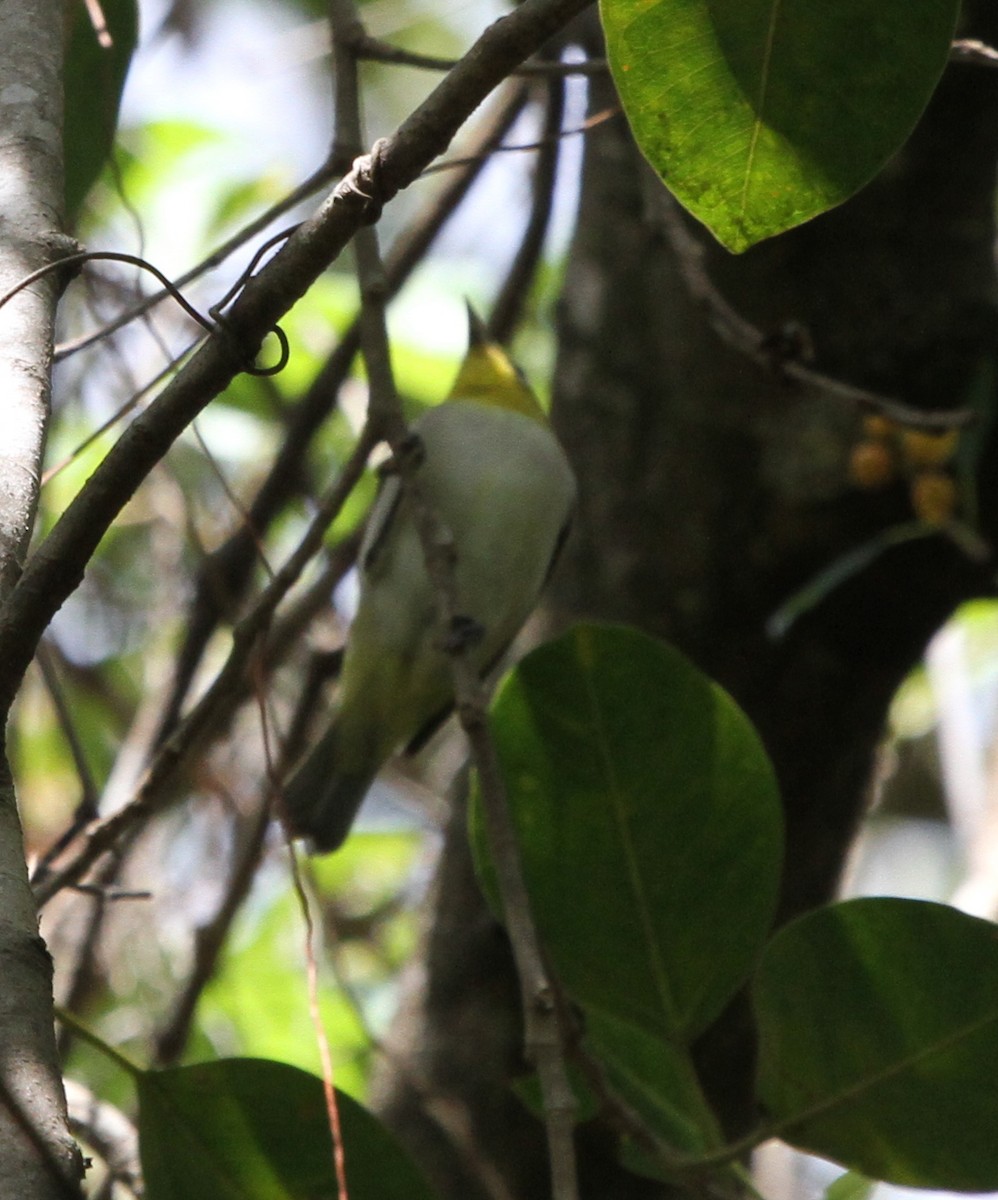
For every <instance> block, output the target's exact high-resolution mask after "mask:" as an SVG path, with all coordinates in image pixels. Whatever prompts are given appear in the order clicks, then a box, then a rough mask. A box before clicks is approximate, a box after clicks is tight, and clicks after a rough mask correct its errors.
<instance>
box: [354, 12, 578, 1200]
mask: <svg viewBox="0 0 998 1200" xmlns="http://www.w3.org/2000/svg"><path fill="white" fill-rule="evenodd" d="M338 2H339V3H341V4H343V5H347V4H350V2H351V0H338ZM354 105H355V107H354V108H353V109H352V113H351V115H353V114H355V113H356V112H357V108H356V101H354ZM354 120H359V118H358V117H356V116H354ZM367 169H368V170H369V172H370V176H369V178H370V184H371V186H372V187H373V188H374V189H377V185H378V179H377V173H378V170H379V160H378V157H377V155H372V161H371V163H370V166H369V168H367ZM362 186H363V185H362ZM354 245H355V250H356V255H357V273H358V277H359V279H360V288H361V299H362V309H361V344H362V348H363V352H364V360H365V363H366V365H367V375H368V382H369V386H370V407H369V421H370V422H371V423H372V424H373V425H374V427H375V428H376V429H377V430H378V432H379V433H381V434H383V435H384V437H385V439H386V440H387V441H388V443H389V445H390V446H391V449H392V453H393V455H394V457H395V461H396V463H397V466H398V469H399V474H400V476H401V479H402V484H403V486H404V487H405V488H406V490H407V495H408V497H409V501H410V504H411V512H412V515H413V519H414V521H415V524H416V528H417V531H418V533H419V537H420V540H421V542H422V546H423V554H424V558H425V563H426V570H427V574H428V575H429V577H430V581H431V583H432V585H433V588H434V592H435V594H436V598H437V603H438V607H439V613H440V618H441V627H442V629H443V630H444V631H445V640H447V642H448V644H449V646H450V649H451V652H452V668H453V672H454V691H455V699H456V702H457V709H458V714H459V716H460V719H461V724H462V726H463V727H464V729H465V732H466V733H467V735H468V739H469V742H470V744H471V750H472V755H473V758H474V761H475V764H476V766H477V768H478V772H479V778H480V781H481V788H482V797H483V803H484V808H485V821H486V829H487V831H488V835H489V844H490V846H491V848H492V852H493V855H494V857H495V861H496V864H497V873H498V876H499V881H500V894H501V898H502V902H503V907H504V910H505V916H506V925H507V929H508V932H509V936H510V942H511V944H512V947H513V955H514V958H515V960H516V964H517V973H518V976H519V980H520V989H521V1000H522V1004H523V1011H524V1020H525V1025H526V1031H525V1043H526V1049H527V1054H528V1057H529V1058H531V1060H532V1061H533V1062H534V1063H535V1064H536V1066H537V1070H538V1074H539V1077H540V1081H541V1089H542V1093H543V1097H544V1114H545V1121H546V1125H547V1131H548V1151H549V1155H550V1163H551V1186H552V1196H553V1197H554V1200H577V1197H578V1181H577V1174H576V1164H575V1150H574V1146H573V1142H572V1137H573V1130H574V1113H575V1099H574V1095H573V1093H572V1090H571V1087H570V1086H569V1083H568V1075H567V1071H566V1068H565V1062H564V1058H563V1055H562V1040H561V1031H560V1029H559V1026H558V1013H557V1009H556V1006H555V1005H554V1004H553V1003H552V986H551V982H550V979H549V977H548V973H547V970H546V967H545V964H544V960H543V956H542V953H541V948H540V942H539V939H538V936H537V930H536V927H535V926H534V922H533V918H532V916H531V913H530V902H529V897H528V894H527V888H526V883H525V881H524V878H523V870H522V866H521V864H520V858H519V849H518V847H517V845H516V836H515V833H514V831H513V825H512V820H511V817H510V814H509V809H508V806H507V803H506V796H505V789H504V785H503V780H502V775H501V772H500V770H499V766H498V762H497V759H496V754H495V747H494V744H493V742H492V738H491V734H490V732H489V728H488V718H487V716H486V696H485V692H484V688H483V686H482V683H481V681H480V680H479V678H478V673H477V672H476V670H475V668H474V666H473V664H472V662H471V659H470V658H469V657H468V653H467V651H468V649H469V646H468V642H467V639H464V640H462V639H460V638H457V637H455V636H454V634H455V632H456V631H457V630H458V629H459V628H460V627H461V625H462V621H461V617H462V614H461V612H460V609H459V605H458V600H457V594H456V588H455V576H454V547H453V539H452V538H451V535H450V532H449V531H448V530H446V529H445V528H444V527H443V526H442V525H441V522H440V520H439V519H438V517H437V516H436V514H435V513H434V511H433V510H432V506H430V505H429V504H428V503H427V501H426V499H425V495H424V494H423V491H422V488H421V486H420V480H419V474H418V470H417V463H416V462H415V456H414V455H413V454H412V453H411V448H412V439H411V437H410V435H409V431H408V427H407V425H406V423H405V419H404V417H403V416H402V408H401V404H400V403H399V399H398V395H397V392H396V390H395V381H394V378H393V375H392V369H391V359H390V355H389V349H388V336H387V331H386V327H385V294H384V275H383V268H382V264H381V255H380V252H379V250H378V240H377V234H376V233H375V231H374V230H373V229H369V228H365V229H361V230H358V232H357V236H356V238H355V242H354Z"/></svg>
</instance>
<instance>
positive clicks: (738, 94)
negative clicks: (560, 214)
mask: <svg viewBox="0 0 998 1200" xmlns="http://www.w3.org/2000/svg"><path fill="white" fill-rule="evenodd" d="M958 11H959V2H958V0H918V3H912V0H877V2H876V3H870V0H835V3H832V4H830V3H815V2H814V0H601V12H602V18H603V26H604V29H605V31H606V40H607V50H608V54H609V57H610V65H611V68H612V70H613V76H614V79H615V81H616V84H617V87H618V90H619V92H620V96H621V99H622V101H623V104H624V108H625V110H626V112H627V116H628V119H629V121H630V123H631V126H632V128H633V130H634V134H635V137H636V138H637V140H638V143H639V145H640V146H641V149H642V150H643V152H644V154H645V155H646V156H647V158H648V160H649V161H650V162H651V164H652V166H653V167H654V168H655V170H656V171H657V172H658V173H659V174H660V175H661V177H662V178H663V179H664V180H665V182H666V184H667V185H668V187H669V188H670V189H671V190H672V192H673V193H674V194H675V195H676V196H677V198H678V199H679V200H680V201H681V202H682V203H683V204H684V205H685V206H686V207H687V208H688V209H689V210H690V211H691V212H692V213H693V214H694V215H695V216H696V217H697V218H698V219H699V220H701V221H703V222H704V224H706V225H707V226H708V227H709V228H710V229H711V231H712V232H713V233H714V235H715V236H716V237H717V238H718V239H719V240H720V241H721V242H723V243H724V245H726V246H728V247H729V248H730V249H732V250H736V251H738V250H744V249H745V248H746V247H748V246H751V245H753V244H754V243H755V242H758V241H760V240H761V239H762V238H766V237H770V236H772V235H773V234H776V233H781V232H782V231H783V230H785V229H789V228H791V227H793V226H794V225H799V224H800V223H801V222H803V221H807V220H808V219H810V218H811V217H813V216H816V215H817V214H818V213H821V212H824V211H825V210H826V209H829V208H831V207H833V206H834V205H836V204H839V203H841V202H842V201H843V200H845V199H846V198H847V197H849V196H851V195H852V194H853V193H854V192H855V191H856V190H857V189H858V188H860V187H862V186H863V184H865V183H866V182H868V181H869V180H870V179H871V178H872V177H873V176H874V175H875V174H876V173H877V171H879V170H880V168H881V167H882V166H883V165H884V163H885V162H886V161H887V159H888V158H889V157H890V156H891V155H892V154H893V153H894V152H895V151H897V150H898V149H899V148H900V146H901V145H903V143H904V142H905V140H906V139H907V137H908V135H909V134H910V132H911V130H912V128H913V126H914V124H915V122H916V120H917V119H918V117H919V115H920V113H921V112H922V110H923V109H924V108H925V105H926V103H927V102H928V99H929V97H930V95H931V94H932V91H933V89H934V88H935V86H936V83H937V82H938V80H939V76H940V74H941V73H942V70H943V67H944V65H945V63H946V59H947V54H948V50H949V44H950V41H951V39H952V36H953V30H954V27H955V24H956V18H957V14H958Z"/></svg>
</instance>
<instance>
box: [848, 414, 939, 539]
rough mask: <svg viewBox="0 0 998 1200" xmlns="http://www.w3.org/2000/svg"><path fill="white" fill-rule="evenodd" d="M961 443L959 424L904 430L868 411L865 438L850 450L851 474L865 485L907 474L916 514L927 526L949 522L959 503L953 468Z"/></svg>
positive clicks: (870, 487)
mask: <svg viewBox="0 0 998 1200" xmlns="http://www.w3.org/2000/svg"><path fill="white" fill-rule="evenodd" d="M958 442H959V433H958V431H957V430H955V429H947V430H944V431H942V432H939V433H930V432H927V431H925V430H922V429H906V428H905V427H904V426H902V425H898V424H897V423H896V422H895V421H892V420H890V419H889V418H888V417H883V416H881V415H880V414H879V413H867V415H866V416H864V418H863V428H862V437H861V438H860V440H859V441H858V442H857V443H856V444H855V445H854V446H853V448H852V451H851V452H850V455H849V478H850V479H851V480H852V482H853V484H855V486H856V487H859V488H863V489H865V490H873V489H876V488H882V487H887V486H888V485H889V484H892V483H894V482H895V481H896V480H898V479H899V478H903V479H906V480H907V481H908V492H909V495H910V496H911V506H912V508H913V509H914V510H915V515H916V517H918V519H919V520H920V521H924V522H925V523H926V524H927V525H945V524H946V523H947V521H949V520H951V518H952V517H953V516H954V514H955V512H956V509H957V504H958V493H957V486H956V481H955V480H954V478H953V473H952V465H953V459H954V456H955V454H956V449H957V445H958Z"/></svg>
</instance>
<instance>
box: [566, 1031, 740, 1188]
mask: <svg viewBox="0 0 998 1200" xmlns="http://www.w3.org/2000/svg"><path fill="white" fill-rule="evenodd" d="M585 1029H586V1046H587V1048H588V1049H589V1050H590V1051H591V1052H592V1054H593V1055H594V1056H595V1057H596V1059H597V1060H598V1061H599V1063H600V1065H601V1066H602V1067H603V1070H604V1072H605V1075H606V1080H607V1083H609V1084H610V1086H611V1088H612V1089H613V1091H614V1092H615V1093H616V1094H617V1095H618V1096H620V1097H621V1099H623V1100H624V1101H625V1102H626V1103H627V1105H628V1107H629V1108H630V1109H631V1110H632V1111H633V1112H635V1113H636V1114H637V1115H638V1116H639V1117H640V1118H641V1120H642V1122H643V1123H644V1125H645V1126H646V1127H647V1128H648V1129H649V1130H651V1131H652V1132H653V1133H654V1134H655V1135H656V1136H657V1137H658V1138H659V1139H660V1140H661V1141H662V1142H663V1143H665V1144H666V1145H668V1146H669V1147H670V1148H673V1149H675V1150H676V1151H681V1152H683V1153H684V1154H685V1155H687V1156H692V1157H696V1156H698V1155H700V1154H703V1153H706V1152H708V1151H710V1150H715V1149H717V1148H718V1147H719V1146H721V1145H722V1143H723V1140H724V1139H723V1137H722V1135H721V1132H720V1130H719V1129H718V1126H717V1122H716V1119H715V1117H714V1114H713V1112H712V1111H711V1109H710V1106H709V1105H708V1104H707V1101H706V1099H705V1098H704V1095H703V1091H702V1089H701V1087H700V1081H699V1079H698V1078H697V1075H696V1071H695V1070H694V1068H693V1063H692V1060H691V1058H690V1055H689V1053H688V1052H687V1050H686V1049H685V1048H683V1047H679V1046H676V1045H675V1044H673V1043H672V1042H669V1041H666V1040H665V1039H663V1038H655V1037H652V1036H651V1035H649V1034H648V1033H646V1032H645V1031H644V1030H643V1029H639V1028H637V1027H636V1026H634V1025H628V1024H626V1023H624V1022H622V1021H615V1020H613V1019H612V1018H611V1017H608V1016H607V1015H606V1014H605V1013H600V1012H599V1011H596V1010H593V1011H590V1012H587V1014H586V1022H585ZM639 1149H640V1148H639ZM635 1157H636V1156H635V1155H632V1161H633V1160H634V1158H635ZM641 1159H642V1166H641V1168H640V1169H641V1173H642V1174H652V1175H654V1176H655V1177H656V1178H662V1177H668V1169H667V1168H668V1164H664V1163H660V1162H657V1160H656V1159H655V1158H654V1157H653V1156H651V1155H650V1154H649V1153H648V1151H647V1149H641Z"/></svg>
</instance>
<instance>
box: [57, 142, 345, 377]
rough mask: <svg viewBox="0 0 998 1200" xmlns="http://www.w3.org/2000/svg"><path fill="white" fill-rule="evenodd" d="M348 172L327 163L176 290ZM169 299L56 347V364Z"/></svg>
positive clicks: (146, 302)
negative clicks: (344, 172)
mask: <svg viewBox="0 0 998 1200" xmlns="http://www.w3.org/2000/svg"><path fill="white" fill-rule="evenodd" d="M344 170H345V165H344V164H342V163H336V162H333V161H332V160H330V161H329V162H327V163H324V164H323V165H322V166H321V167H320V168H319V169H318V171H316V172H314V173H313V174H312V175H310V176H309V177H308V179H306V180H304V181H303V182H302V183H300V184H299V185H298V187H296V188H295V189H294V190H293V191H291V192H289V193H288V194H287V195H286V196H284V197H283V198H282V199H281V200H279V201H278V202H277V203H276V204H274V205H272V206H271V207H270V208H268V209H266V211H264V212H262V213H260V214H259V216H257V217H254V219H253V220H252V221H250V222H249V223H248V224H247V225H244V226H243V227H242V229H240V230H238V231H237V232H236V233H234V234H233V235H232V237H230V238H228V239H227V240H226V241H224V242H223V243H222V244H221V246H219V247H218V248H217V249H215V250H213V251H212V252H211V254H209V255H208V256H207V257H206V258H203V259H202V260H201V261H200V262H199V263H195V265H194V266H193V267H191V268H190V269H189V270H187V271H185V272H184V274H183V275H180V276H178V277H177V278H176V279H175V280H173V286H174V287H175V288H183V287H186V286H187V285H188V284H189V283H193V282H194V280H195V279H199V278H200V277H201V276H202V275H205V274H207V273H208V272H209V271H213V270H214V269H215V267H218V266H220V265H221V264H222V263H223V262H225V260H226V259H227V258H228V257H229V256H230V255H232V254H234V253H235V252H236V251H237V250H239V249H240V248H241V247H243V246H244V245H245V244H246V243H247V242H248V241H250V239H251V238H254V237H256V235H257V234H258V233H261V232H262V231H263V230H264V229H266V228H267V226H268V225H271V224H272V223H273V222H274V221H276V220H277V218H278V217H281V216H283V215H284V214H285V213H286V212H288V211H289V210H290V209H292V208H295V207H296V206H297V205H299V204H301V203H302V201H304V200H307V199H308V198H309V197H310V196H314V195H315V193H316V192H317V191H319V190H320V189H321V188H323V187H325V186H326V185H327V184H329V183H330V182H331V181H332V180H333V179H335V178H336V177H337V176H338V175H342V174H343V171H344ZM169 296H170V292H168V291H167V290H166V289H165V288H164V289H163V290H162V291H159V292H154V293H153V294H152V295H151V296H146V297H144V298H143V299H142V300H140V301H138V303H136V304H134V305H133V306H132V307H131V308H128V309H126V310H125V311H124V312H122V313H119V315H118V316H117V317H115V318H114V320H113V321H109V322H108V323H107V324H106V325H103V326H101V328H100V329H97V330H95V331H94V332H93V333H88V334H84V335H83V336H82V337H78V338H74V339H73V340H72V341H69V342H63V343H62V344H61V345H59V346H56V348H55V354H54V360H55V361H56V362H61V361H62V360H63V359H64V358H69V357H70V356H71V355H73V354H76V353H78V352H79V351H80V350H85V349H86V348H87V347H88V346H93V345H95V344H96V343H97V342H100V341H103V340H104V339H105V338H108V337H110V336H111V335H112V334H114V333H117V331H118V330H119V329H123V328H124V327H125V326H126V325H130V324H131V322H132V321H135V320H137V319H138V318H139V317H141V316H144V315H145V314H146V313H147V312H149V311H150V309H153V308H155V307H156V305H157V304H160V303H162V302H163V301H164V300H166V299H168V297H169Z"/></svg>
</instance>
